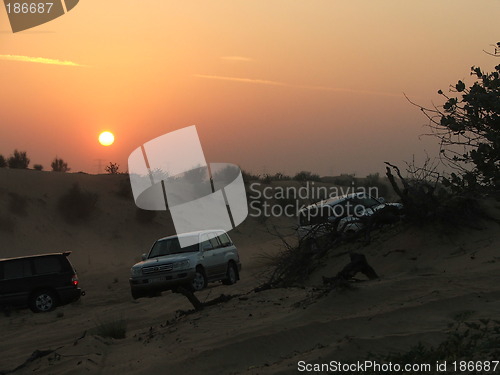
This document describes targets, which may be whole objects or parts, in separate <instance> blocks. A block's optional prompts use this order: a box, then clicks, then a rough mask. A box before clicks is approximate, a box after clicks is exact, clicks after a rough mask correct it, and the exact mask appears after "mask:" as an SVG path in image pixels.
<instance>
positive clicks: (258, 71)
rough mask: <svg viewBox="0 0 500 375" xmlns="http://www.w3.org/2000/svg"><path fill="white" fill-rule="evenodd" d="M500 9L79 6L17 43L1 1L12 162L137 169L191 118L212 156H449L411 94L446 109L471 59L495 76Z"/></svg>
mask: <svg viewBox="0 0 500 375" xmlns="http://www.w3.org/2000/svg"><path fill="white" fill-rule="evenodd" d="M499 15H500V2H499V1H497V0H495V1H493V0H489V1H488V0H485V1H474V2H473V1H464V0H446V1H444V0H419V1H402V0H380V1H373V0H358V1H334V0H324V1H322V0H313V1H310V0H213V1H207V0H203V1H169V0H163V1H158V0H105V1H103V0H82V1H80V3H79V4H78V6H76V7H75V8H74V9H73V10H72V11H71V12H69V13H67V14H66V15H64V16H62V17H60V18H58V19H56V20H53V21H51V22H49V23H46V24H44V25H41V26H38V27H36V28H33V29H30V30H26V31H23V32H19V33H16V34H13V33H12V31H11V29H10V26H9V23H8V19H7V14H6V10H5V8H4V7H3V6H2V7H1V8H0V85H1V86H0V87H1V90H0V153H1V154H3V155H4V156H8V155H9V154H10V153H12V151H13V150H14V148H17V149H20V150H26V151H28V154H29V156H30V158H31V162H32V163H31V166H32V165H33V164H35V163H39V164H42V165H44V167H45V169H50V162H51V160H52V159H53V158H54V157H55V156H56V155H58V156H59V157H62V158H63V159H64V160H65V161H67V162H68V164H69V166H70V167H71V168H72V171H74V172H76V171H86V172H89V173H96V172H97V163H98V162H97V159H102V162H103V163H105V164H106V163H108V162H109V161H113V162H118V163H119V164H120V166H121V169H122V170H125V169H126V168H127V166H126V162H127V158H128V155H129V154H130V152H132V151H133V150H134V149H135V148H137V147H138V146H140V145H141V144H143V143H145V142H147V141H148V140H150V139H153V138H155V137H158V136H160V135H162V134H165V133H167V132H170V131H172V130H175V129H179V128H182V127H185V126H189V125H193V124H194V125H197V128H198V132H199V135H200V138H201V141H202V145H203V148H204V151H205V156H206V159H207V160H208V161H210V162H228V163H234V164H238V165H240V166H241V167H242V168H243V169H247V170H250V171H253V172H256V173H262V172H268V173H274V172H277V171H281V172H284V173H287V174H294V173H296V172H298V171H300V170H303V169H305V170H311V171H313V172H316V173H319V174H321V175H332V174H333V175H336V174H340V173H356V174H357V175H359V176H363V175H366V174H368V173H371V172H377V171H378V172H382V171H383V170H384V166H383V162H384V161H391V162H394V163H398V164H402V161H403V160H410V159H411V158H412V156H413V155H416V156H417V157H418V158H421V157H422V155H423V154H424V151H425V150H427V151H428V152H429V153H431V155H432V153H433V152H435V150H436V146H435V145H436V143H437V142H436V140H434V139H430V138H424V139H422V140H419V135H420V134H422V133H424V132H425V131H426V129H425V128H424V127H423V125H424V124H425V123H426V120H425V118H424V117H423V115H422V114H421V113H420V111H419V110H418V109H417V108H415V107H413V106H412V105H411V104H409V103H408V102H407V101H406V99H405V98H404V96H403V92H404V93H406V94H407V95H408V96H409V97H410V98H411V99H412V100H414V101H416V102H417V103H419V104H422V105H431V103H432V101H434V102H435V103H437V104H438V103H442V101H441V100H440V99H439V97H438V95H437V94H436V92H437V90H438V89H443V90H447V88H448V86H449V84H451V83H455V82H456V81H457V80H459V79H462V80H463V79H465V80H466V82H467V83H471V82H472V81H471V78H470V76H469V71H470V70H469V69H470V67H471V66H472V65H476V66H481V67H482V68H483V69H484V70H486V71H491V70H492V69H493V66H494V65H496V64H498V63H500V61H499V59H495V58H494V57H491V56H488V55H487V54H485V53H484V52H482V50H483V49H486V50H491V49H492V48H491V47H490V44H493V43H495V42H497V41H498V40H499V39H500V38H499V34H498V28H499ZM9 55H15V56H26V58H22V59H21V58H18V59H17V60H16V59H14V60H13V59H12V58H9ZM36 57H41V58H46V59H52V60H53V61H52V63H50V64H45V63H41V62H36V60H33V59H32V58H36ZM23 59H24V60H27V61H18V60H23ZM61 61H67V62H71V63H72V64H67V63H61ZM104 130H110V131H112V132H113V133H114V134H115V136H116V142H115V144H114V145H112V146H110V147H107V148H105V147H103V146H101V145H99V143H98V141H97V137H98V135H99V133H100V132H101V131H104Z"/></svg>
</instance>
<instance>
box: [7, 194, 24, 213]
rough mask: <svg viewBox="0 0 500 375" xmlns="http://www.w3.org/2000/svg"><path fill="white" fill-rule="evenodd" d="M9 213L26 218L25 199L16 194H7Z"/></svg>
mask: <svg viewBox="0 0 500 375" xmlns="http://www.w3.org/2000/svg"><path fill="white" fill-rule="evenodd" d="M8 206H9V212H11V213H13V214H15V215H19V216H26V215H27V213H28V212H27V211H26V207H27V206H28V201H27V199H26V197H24V196H22V195H19V194H17V193H9V205H8Z"/></svg>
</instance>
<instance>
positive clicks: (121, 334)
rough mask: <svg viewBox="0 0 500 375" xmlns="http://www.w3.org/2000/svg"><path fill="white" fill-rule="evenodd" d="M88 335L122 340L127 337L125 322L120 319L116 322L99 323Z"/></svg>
mask: <svg viewBox="0 0 500 375" xmlns="http://www.w3.org/2000/svg"><path fill="white" fill-rule="evenodd" d="M89 333H91V334H92V335H96V336H101V337H104V338H113V339H124V338H125V337H126V336H127V321H126V320H125V319H122V318H120V319H118V320H113V321H109V322H105V323H99V324H98V325H96V327H95V328H93V329H92V330H90V332H89Z"/></svg>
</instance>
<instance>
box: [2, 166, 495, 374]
mask: <svg viewBox="0 0 500 375" xmlns="http://www.w3.org/2000/svg"><path fill="white" fill-rule="evenodd" d="M120 178H121V179H123V176H111V175H99V176H94V175H86V174H78V173H75V174H63V173H52V172H37V171H31V170H24V171H19V170H7V169H4V170H2V169H0V219H2V221H0V222H1V223H3V227H1V228H0V258H6V257H13V256H19V255H28V254H39V253H47V252H59V251H68V250H69V251H72V254H71V255H70V260H71V262H72V263H73V265H74V266H75V267H76V269H77V272H78V276H79V278H80V285H81V287H82V288H83V289H84V290H85V291H86V293H87V295H86V296H85V297H83V298H82V299H81V300H80V301H79V302H77V303H74V304H71V305H67V306H61V307H58V308H57V309H56V310H55V311H52V312H49V313H44V314H34V313H32V312H31V311H30V310H27V309H21V310H17V311H13V312H11V313H10V315H8V316H7V315H5V316H4V315H1V316H0V332H1V335H2V339H1V340H0V353H1V354H0V373H1V372H2V371H8V370H12V369H14V368H16V366H18V365H20V364H22V363H23V362H24V361H25V360H26V359H28V357H30V355H31V354H32V353H33V352H34V351H35V350H53V352H52V353H51V354H49V355H47V356H44V357H42V358H39V359H37V360H35V361H33V362H31V363H29V364H27V365H26V366H25V367H24V368H22V369H20V370H18V371H16V372H15V373H16V374H118V373H122V374H167V373H168V374H175V373H182V374H236V373H238V374H275V373H297V363H298V362H299V361H307V362H310V363H313V362H317V363H320V362H328V361H332V360H338V361H343V360H364V359H365V358H366V356H367V354H368V352H375V353H388V352H397V351H402V350H405V349H408V348H409V347H411V346H413V345H415V344H417V343H418V342H422V343H424V344H429V345H433V344H437V343H438V342H440V341H441V340H442V339H443V338H444V337H445V333H446V330H447V327H448V324H449V323H450V322H453V320H454V318H455V317H456V316H457V315H458V314H461V313H463V312H468V314H469V315H470V316H471V319H479V318H496V317H498V316H499V315H500V298H499V297H500V272H499V271H500V254H499V252H498V249H499V248H500V235H499V233H500V232H499V225H498V224H497V223H496V222H494V221H485V222H483V223H480V228H478V229H469V228H468V229H460V230H456V231H453V230H448V231H443V230H442V229H440V228H433V227H429V226H424V227H422V228H416V227H412V226H409V225H408V224H399V225H395V226H392V227H388V228H384V229H382V230H380V231H378V232H376V233H374V234H373V240H372V242H371V244H370V245H368V246H363V245H362V244H361V243H349V244H345V245H342V246H340V247H339V248H337V249H335V250H332V251H330V252H329V253H328V254H327V256H326V257H325V259H324V262H323V265H322V267H320V268H319V269H317V270H316V271H315V272H314V273H313V274H312V275H311V277H310V279H309V280H308V281H307V282H306V284H305V285H303V286H298V287H295V288H286V289H273V290H266V291H262V292H259V293H255V292H253V291H252V290H253V289H254V288H255V287H257V286H259V285H260V284H261V283H262V282H264V281H265V278H264V277H265V273H266V271H267V270H268V269H269V266H268V264H267V263H266V257H265V256H263V254H275V253H276V252H277V251H279V250H280V246H281V241H280V239H279V238H276V237H275V236H273V235H271V234H270V233H269V231H268V230H267V228H268V227H270V226H272V225H275V226H277V227H278V228H279V229H280V230H282V231H283V232H284V233H288V234H289V233H291V230H290V228H291V227H292V226H293V225H294V221H293V220H292V219H288V218H280V219H273V220H268V221H267V222H265V223H263V222H262V221H260V220H257V219H255V218H248V219H247V220H246V221H245V222H244V223H243V224H242V225H241V226H240V227H238V228H237V229H236V230H233V231H231V232H230V235H231V237H232V239H233V241H234V243H235V244H236V245H237V247H238V249H239V251H240V256H241V261H242V265H243V270H242V272H241V280H240V281H239V282H238V283H237V284H235V285H233V286H224V285H221V284H218V283H215V284H211V286H210V287H209V288H207V289H206V290H204V291H202V292H200V293H198V298H199V299H200V300H201V301H206V300H210V299H212V298H215V297H218V296H220V295H221V294H226V295H227V294H231V295H239V296H238V297H235V298H233V299H232V300H230V301H229V302H226V303H223V304H219V305H215V306H211V307H207V308H205V309H204V310H203V311H200V312H194V313H191V314H188V315H180V314H179V313H178V311H179V310H190V309H192V306H191V305H190V304H189V302H188V301H187V299H186V298H185V297H183V296H181V295H177V294H172V293H170V292H165V293H163V294H162V296H160V297H155V298H145V299H139V300H137V301H134V300H133V299H132V298H131V296H130V291H129V286H128V276H129V269H130V267H131V266H132V265H133V264H134V263H135V262H136V261H138V260H139V259H140V256H141V253H143V252H146V251H147V250H148V248H149V247H150V246H151V244H152V243H153V242H154V240H155V239H157V238H159V237H162V236H165V235H168V234H171V233H172V232H173V229H172V225H171V223H169V222H168V219H167V216H166V214H159V215H158V216H157V217H156V218H155V219H154V221H153V222H152V223H148V224H143V223H139V222H137V220H136V219H135V210H136V209H135V206H134V204H133V201H132V200H130V199H124V198H123V197H120V196H118V195H117V194H116V191H117V190H118V186H119V179H120ZM74 182H78V183H79V184H80V185H81V186H82V187H83V188H84V189H86V190H88V191H92V192H95V193H97V194H98V196H99V198H98V205H97V210H96V212H94V214H93V216H92V217H91V218H90V219H89V220H87V221H85V222H83V223H79V224H69V223H66V222H65V220H64V219H63V218H62V217H61V216H60V214H59V213H58V211H57V208H56V207H57V200H58V198H59V197H60V196H61V195H62V194H63V193H64V192H66V191H67V190H68V189H69V188H70V186H71V185H72V184H73V183H74ZM9 193H17V194H18V195H20V196H22V197H25V198H26V202H27V206H26V212H18V213H13V212H11V211H10V210H9V207H8V202H9ZM495 204H496V205H498V203H491V204H490V206H491V207H493V206H494V205H495ZM491 212H492V213H493V214H495V215H497V216H498V214H497V212H498V211H497V210H496V209H495V207H493V208H491ZM6 223H7V224H6ZM266 226H267V227H266ZM290 240H293V236H292V237H290ZM349 251H356V252H362V253H363V254H365V255H366V257H367V259H368V261H369V262H370V264H371V265H372V266H373V268H374V269H375V270H376V272H377V273H378V274H379V276H380V279H379V280H372V281H368V280H365V279H363V277H362V276H361V277H360V279H363V280H362V281H361V282H358V283H355V284H353V287H352V288H348V289H343V290H332V291H331V292H329V293H328V294H327V295H325V296H323V297H321V298H317V294H318V293H317V290H316V289H317V288H318V287H321V286H322V285H321V284H322V282H321V278H322V276H334V275H335V274H336V273H337V272H338V271H340V270H341V269H342V268H343V266H344V265H345V264H346V263H348V262H349V256H348V252H349ZM121 319H123V320H125V321H126V322H127V332H126V338H124V339H112V338H102V337H100V336H97V335H94V334H92V330H93V329H95V327H96V326H97V325H99V324H100V323H106V322H113V321H118V320H121Z"/></svg>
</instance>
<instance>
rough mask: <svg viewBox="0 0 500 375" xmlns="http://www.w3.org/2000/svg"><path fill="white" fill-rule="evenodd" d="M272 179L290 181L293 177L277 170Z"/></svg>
mask: <svg viewBox="0 0 500 375" xmlns="http://www.w3.org/2000/svg"><path fill="white" fill-rule="evenodd" d="M271 179H272V180H274V181H289V180H291V179H292V178H291V177H290V176H287V175H286V174H283V173H281V172H276V173H275V174H274V175H272V176H271Z"/></svg>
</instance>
